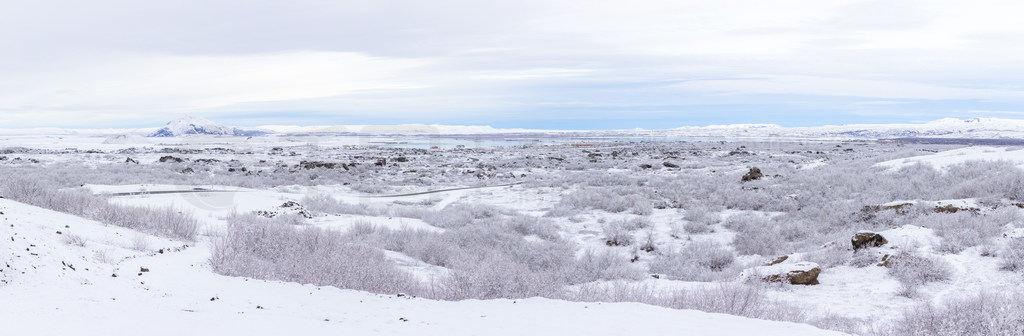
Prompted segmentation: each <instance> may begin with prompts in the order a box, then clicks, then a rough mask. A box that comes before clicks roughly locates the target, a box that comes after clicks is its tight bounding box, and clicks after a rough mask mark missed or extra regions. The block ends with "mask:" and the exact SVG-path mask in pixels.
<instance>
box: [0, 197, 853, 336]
mask: <svg viewBox="0 0 1024 336" xmlns="http://www.w3.org/2000/svg"><path fill="white" fill-rule="evenodd" d="M0 212H3V213H4V215H3V216H4V220H3V224H4V225H3V228H2V229H0V235H3V237H4V238H14V241H8V242H7V243H4V244H3V245H2V246H3V250H0V253H2V254H0V255H3V256H4V258H5V259H6V260H7V265H5V266H7V267H6V268H5V269H4V272H3V276H4V277H3V279H4V280H5V281H7V282H9V283H6V284H4V285H2V286H0V302H3V303H4V304H0V328H3V330H4V333H5V334H6V333H10V334H17V335H135V334H146V335H195V334H232V335H281V334H311V335H328V334H332V335H333V334H337V333H339V332H340V333H346V334H358V335H392V334H398V335H524V334H563V335H582V334H586V335H621V334H624V333H627V332H628V333H636V332H640V333H682V334H700V335H742V334H750V333H756V334H758V335H793V334H798V335H841V333H837V332H828V331H822V330H819V329H816V328H814V327H811V326H807V325H800V324H796V323H786V322H772V321H761V320H755V319H750V318H743V317H736V316H730V315H724V314H711V313H704V312H700V311H693V310H674V309H668V308H661V307H654V306H649V305H643V304H631V303H577V302H565V301H558V300H550V299H543V298H532V299H519V300H484V301H481V300H469V301H459V302H445V301H433V300H426V299H419V298H410V297H407V296H395V295H381V294H371V293H365V292H357V291H353V290H343V289H337V288H333V287H318V286H312V285H301V284H295V283H285V282H278V281H263V280H254V279H245V278H233V277H225V276H220V275H217V274H214V273H213V272H212V270H211V269H210V267H209V265H208V261H207V260H208V259H209V257H210V255H209V246H208V244H209V242H207V241H205V239H201V240H200V242H198V243H193V244H187V243H183V242H176V241H170V240H166V239H161V238H159V237H153V236H146V235H141V234H139V233H135V232H131V231H130V230H126V229H121V228H118V227H111V226H106V225H103V224H100V223H96V222H94V221H89V220H86V219H82V218H78V217H74V216H69V215H65V214H60V213H56V212H53V211H49V210H45V209H40V208H36V207H32V206H28V205H24V204H20V203H16V202H12V201H9V200H0ZM58 231H60V232H61V234H57V232H58ZM72 235H75V236H78V237H81V238H82V239H83V241H84V246H77V245H74V244H69V243H66V242H65V240H66V239H67V237H69V236H72ZM140 237H142V238H140ZM139 239H143V240H145V241H147V243H146V244H145V246H142V247H141V248H138V247H136V246H133V245H134V244H136V243H134V242H133V241H136V240H139ZM161 250H162V251H163V253H160V252H159V251H161ZM142 270H145V272H143V271H142ZM115 274H116V275H117V277H112V275H115Z"/></svg>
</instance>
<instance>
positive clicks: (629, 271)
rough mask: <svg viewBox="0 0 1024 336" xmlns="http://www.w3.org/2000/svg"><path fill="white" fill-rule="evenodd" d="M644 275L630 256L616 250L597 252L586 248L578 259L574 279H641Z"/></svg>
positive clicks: (577, 281) (580, 280)
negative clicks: (630, 260)
mask: <svg viewBox="0 0 1024 336" xmlns="http://www.w3.org/2000/svg"><path fill="white" fill-rule="evenodd" d="M643 277H644V275H643V272H642V270H641V269H640V268H639V267H637V265H636V264H635V263H631V262H629V258H627V257H625V256H623V255H621V254H619V253H618V252H617V251H614V250H604V251H601V252H597V251H594V250H586V251H584V253H583V255H581V256H580V257H579V258H577V259H576V266H575V270H574V271H573V272H572V281H573V282H575V283H583V282H590V281H595V280H618V279H628V280H640V279H642V278H643Z"/></svg>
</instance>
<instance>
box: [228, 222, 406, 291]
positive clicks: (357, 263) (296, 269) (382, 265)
mask: <svg viewBox="0 0 1024 336" xmlns="http://www.w3.org/2000/svg"><path fill="white" fill-rule="evenodd" d="M228 221H229V223H228V224H229V225H228V232H227V234H226V235H225V236H224V237H222V238H221V239H219V240H218V241H216V242H215V244H214V247H213V254H212V256H211V257H210V261H211V264H212V265H213V268H214V271H216V272H217V273H220V274H224V275H228V276H244V277H252V278H257V279H267V280H281V281H291V282H298V283H307V284H315V285H320V286H335V287H338V288H349V289H357V290H365V291H371V292H377V293H399V292H404V293H418V292H419V291H420V284H419V283H418V282H417V280H415V279H414V278H413V277H412V276H411V275H409V274H408V273H405V272H403V271H401V270H399V269H397V268H396V267H395V266H394V264H393V263H392V262H391V261H390V260H388V259H387V258H386V257H385V255H384V253H383V252H382V251H381V250H380V249H376V248H372V247H369V246H365V245H362V244H357V243H354V242H350V241H347V240H345V239H344V238H343V236H342V234H340V233H338V232H335V231H329V230H322V229H318V228H311V227H307V228H302V229H298V228H296V227H294V226H291V225H287V224H284V223H280V222H278V221H276V220H274V219H267V218H262V217H257V216H254V215H236V216H232V217H231V218H229V219H228Z"/></svg>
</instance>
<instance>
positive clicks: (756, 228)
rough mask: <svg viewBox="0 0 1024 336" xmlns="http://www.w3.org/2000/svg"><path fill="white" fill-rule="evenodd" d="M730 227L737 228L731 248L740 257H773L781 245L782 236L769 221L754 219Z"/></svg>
mask: <svg viewBox="0 0 1024 336" xmlns="http://www.w3.org/2000/svg"><path fill="white" fill-rule="evenodd" d="M730 219H731V218H730ZM732 226H733V227H736V228H737V229H736V235H735V236H733V240H732V246H733V248H734V249H736V252H737V253H739V254H741V255H753V254H757V255H774V254H776V253H778V251H779V246H780V245H782V243H783V239H782V236H781V235H780V234H779V232H778V230H777V229H776V228H775V225H774V223H772V221H770V220H763V219H754V220H752V221H749V222H746V223H744V224H742V226H741V225H738V224H733V225H732Z"/></svg>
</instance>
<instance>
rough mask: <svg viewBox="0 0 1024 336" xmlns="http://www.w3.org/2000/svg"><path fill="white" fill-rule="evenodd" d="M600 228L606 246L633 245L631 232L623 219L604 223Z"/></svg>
mask: <svg viewBox="0 0 1024 336" xmlns="http://www.w3.org/2000/svg"><path fill="white" fill-rule="evenodd" d="M601 230H602V231H603V232H604V242H605V244H607V245H608V246H630V245H633V232H632V231H630V230H629V223H628V222H626V221H624V220H613V221H611V222H608V223H605V224H604V225H602V226H601Z"/></svg>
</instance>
